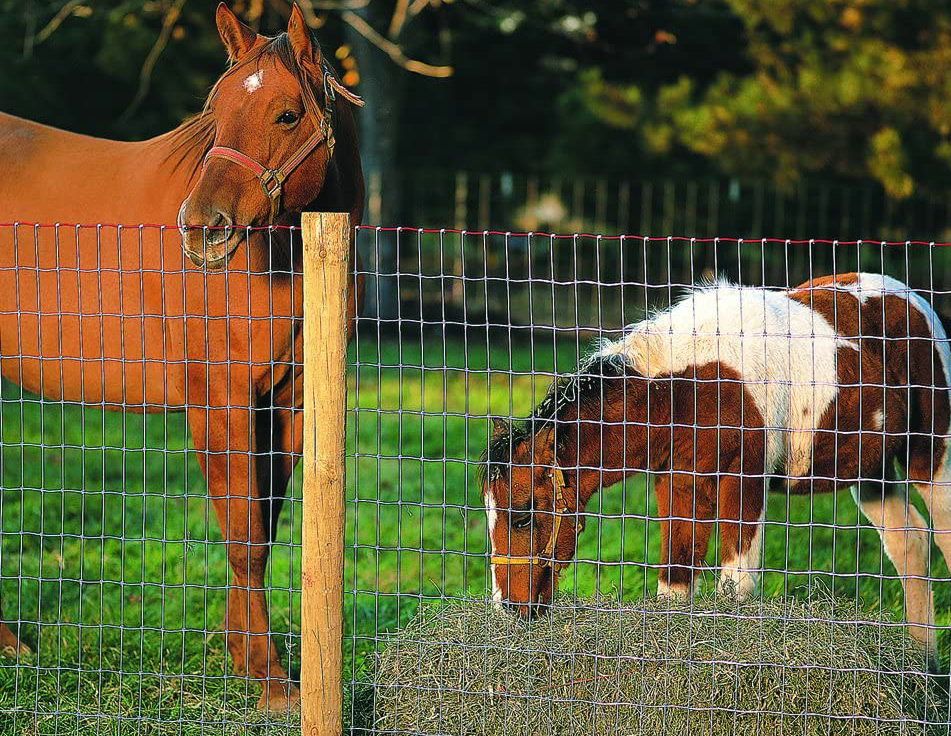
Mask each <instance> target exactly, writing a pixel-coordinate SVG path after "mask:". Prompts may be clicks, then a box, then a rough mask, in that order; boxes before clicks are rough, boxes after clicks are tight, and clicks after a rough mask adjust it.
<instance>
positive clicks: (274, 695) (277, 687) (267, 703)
mask: <svg viewBox="0 0 951 736" xmlns="http://www.w3.org/2000/svg"><path fill="white" fill-rule="evenodd" d="M299 707H300V690H298V689H297V686H296V685H294V684H293V683H290V682H287V681H284V682H275V681H273V680H272V681H271V683H270V684H267V685H265V686H264V692H262V693H261V698H260V700H258V710H262V711H267V712H268V713H287V712H288V711H291V710H297V709H298V708H299Z"/></svg>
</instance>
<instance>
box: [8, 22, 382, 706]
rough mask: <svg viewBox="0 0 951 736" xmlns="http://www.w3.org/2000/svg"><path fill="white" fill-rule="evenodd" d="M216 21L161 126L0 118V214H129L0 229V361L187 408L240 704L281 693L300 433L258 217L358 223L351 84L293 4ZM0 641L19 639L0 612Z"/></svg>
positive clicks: (296, 291)
mask: <svg viewBox="0 0 951 736" xmlns="http://www.w3.org/2000/svg"><path fill="white" fill-rule="evenodd" d="M217 23H218V30H219V32H220V33H221V37H222V39H223V41H224V43H225V46H226V47H227V50H228V53H229V56H230V60H231V66H230V68H229V69H228V70H227V71H226V72H225V74H224V75H223V76H222V77H221V78H220V79H219V80H218V82H217V83H216V84H215V85H214V88H213V89H212V92H211V94H210V96H209V98H208V103H207V105H206V107H205V109H204V111H203V112H201V113H200V114H199V115H197V116H196V117H194V118H192V119H191V120H189V121H187V122H185V123H184V124H183V125H181V126H180V127H178V128H176V129H175V130H173V131H171V132H170V133H166V134H165V135H161V136H159V137H157V138H154V139H151V140H147V141H143V142H140V143H121V142H116V141H107V140H99V139H95V138H89V137H86V136H82V135H75V134H72V133H66V132H63V131H59V130H54V129H51V128H48V127H45V126H42V125H38V124H36V123H32V122H29V121H26V120H20V119H17V118H14V117H11V116H8V115H0V170H2V171H3V172H4V176H3V177H2V179H0V222H7V223H13V222H19V223H24V222H28V223H58V222H62V223H67V222H68V223H129V224H130V225H132V226H127V227H115V226H105V227H100V228H97V227H83V228H78V227H66V226H61V227H34V226H32V225H23V224H19V225H17V226H12V225H5V226H2V227H0V353H2V357H0V366H2V372H3V376H5V377H6V378H9V379H10V380H13V381H15V382H17V383H19V384H20V385H22V386H23V387H24V388H26V389H28V390H30V391H35V392H37V393H39V394H42V395H43V396H44V397H48V398H51V399H56V400H59V399H63V400H67V401H76V402H84V403H88V404H92V405H94V406H98V407H100V408H102V409H107V410H131V411H140V412H152V411H167V410H173V411H176V410H177V411H185V412H187V414H188V423H189V427H190V430H191V435H192V441H193V444H194V446H195V450H196V453H197V455H198V458H199V462H200V465H201V469H202V472H203V473H204V475H205V478H206V480H207V483H208V490H209V494H210V496H211V497H212V502H213V506H214V510H215V514H216V516H217V518H218V523H219V525H220V527H221V531H222V535H223V537H224V540H225V542H226V545H227V553H228V561H229V564H230V566H231V569H232V572H233V579H232V584H231V590H230V593H229V597H228V606H227V613H226V615H225V620H224V630H225V631H226V636H227V647H228V650H229V652H230V654H231V657H232V660H233V665H234V670H235V672H236V673H246V674H247V675H249V676H250V677H253V678H257V679H259V680H261V681H262V684H263V686H264V691H263V693H262V695H261V699H260V701H259V707H270V708H286V707H288V706H289V705H291V704H293V703H294V702H295V701H296V700H297V698H298V690H297V688H296V687H295V686H294V685H293V683H291V682H290V681H289V680H288V677H287V674H286V672H285V670H284V668H283V667H282V666H281V662H280V659H279V656H278V652H277V649H276V647H275V644H274V641H273V640H272V638H271V636H270V633H269V622H268V607H267V597H266V590H265V578H264V575H265V567H266V565H267V560H268V555H269V551H270V542H271V539H272V537H273V534H274V530H275V528H276V523H277V517H278V514H279V512H280V509H281V504H282V501H283V499H284V495H285V492H286V488H287V485H288V482H289V479H290V476H291V473H292V471H293V469H294V466H295V464H296V463H297V461H298V459H299V458H300V454H301V449H302V443H303V415H302V412H301V406H302V402H303V388H302V373H301V369H302V365H301V362H302V342H303V337H302V334H303V333H302V330H301V314H302V299H301V297H302V294H301V291H302V289H301V274H300V263H301V260H300V256H301V245H300V238H299V236H298V235H297V233H294V232H292V231H291V229H290V228H287V227H282V228H275V229H271V230H268V229H267V228H265V227H263V226H266V225H268V224H275V225H281V226H287V225H299V223H300V212H301V211H302V210H305V209H308V210H317V211H344V212H349V213H350V217H351V219H352V222H353V223H355V224H356V223H358V222H359V219H360V217H361V215H362V211H363V198H364V190H363V176H362V172H361V168H360V160H359V154H358V150H357V142H356V135H355V126H354V120H353V115H352V110H351V104H352V103H355V102H359V98H356V97H355V96H353V95H351V94H350V93H348V92H347V91H346V90H344V89H343V88H342V87H341V86H340V85H339V83H338V82H337V81H336V79H335V78H334V77H333V73H332V71H331V69H330V67H329V66H328V65H327V63H326V61H325V60H324V59H323V57H322V56H321V52H320V48H319V46H318V45H317V42H316V39H315V38H314V37H313V36H312V34H311V32H310V30H309V29H308V28H307V26H306V23H305V21H304V18H303V16H302V14H301V12H300V11H299V9H297V7H296V6H295V7H294V9H293V12H292V14H291V17H290V22H289V24H288V27H287V32H286V33H282V34H280V35H278V36H276V37H273V38H266V37H263V36H259V35H257V34H256V33H254V32H253V31H252V30H251V29H249V28H247V27H245V26H243V25H242V24H241V23H240V22H239V21H238V19H237V18H236V17H235V16H234V15H233V14H232V13H231V12H230V11H229V10H228V9H227V8H225V6H224V5H223V4H222V5H220V6H219V7H218V11H217ZM138 223H162V224H172V223H176V224H177V225H179V226H181V228H182V233H181V234H180V233H179V229H178V228H177V227H175V225H172V227H170V228H166V227H141V226H140V227H136V226H135V225H136V224H138ZM239 225H240V226H241V227H238V226H239ZM245 226H259V227H258V228H257V229H253V228H249V227H245ZM209 228H211V229H209ZM185 255H187V256H188V257H189V259H190V260H191V261H193V262H194V263H195V264H196V265H198V266H204V267H205V268H196V267H193V266H192V265H190V264H186V262H185V260H184V256H185ZM351 257H352V261H351V262H355V257H356V254H355V253H354V252H353V251H352V250H351ZM358 300H359V289H358V288H355V289H352V290H351V295H350V300H349V310H350V312H349V313H350V315H351V317H352V316H353V315H354V314H355V312H356V307H357V302H358ZM0 647H4V648H8V647H12V648H14V649H20V650H21V651H22V650H23V645H22V644H20V642H18V640H17V639H16V637H15V636H14V635H13V633H12V632H11V631H10V630H9V629H8V628H7V627H6V626H3V625H2V624H0Z"/></svg>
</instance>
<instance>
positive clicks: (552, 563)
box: [489, 464, 584, 573]
mask: <svg viewBox="0 0 951 736" xmlns="http://www.w3.org/2000/svg"><path fill="white" fill-rule="evenodd" d="M550 475H551V479H552V485H553V486H554V492H555V493H554V501H558V502H559V505H558V506H557V507H556V508H555V510H554V515H555V519H554V521H553V522H552V530H551V537H549V539H548V544H546V545H545V549H543V550H542V551H541V554H535V555H532V556H530V557H522V556H518V555H492V556H491V557H490V558H489V561H490V562H491V564H493V565H539V566H540V567H541V569H542V570H544V569H545V568H546V567H550V568H552V571H553V572H556V573H557V572H561V570H563V569H564V568H566V567H568V565H569V564H571V563H570V561H561V560H556V559H555V547H556V546H557V545H558V533H559V532H560V531H561V523H562V521H563V520H564V519H565V518H566V517H567V516H569V515H572V512H571V507H570V506H569V505H568V494H567V493H566V491H567V488H568V484H567V483H565V474H564V473H563V472H562V471H561V468H560V467H558V465H557V464H555V466H554V468H553V469H552V472H551V473H550ZM583 530H584V519H583V518H581V517H577V518H576V520H575V536H577V535H578V534H580V533H581V532H582V531H583Z"/></svg>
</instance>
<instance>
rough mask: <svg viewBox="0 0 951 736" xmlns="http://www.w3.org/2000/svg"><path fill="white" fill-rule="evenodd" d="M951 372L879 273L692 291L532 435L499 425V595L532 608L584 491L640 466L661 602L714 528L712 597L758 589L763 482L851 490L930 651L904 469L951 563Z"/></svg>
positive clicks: (572, 389) (556, 400) (569, 385)
mask: <svg viewBox="0 0 951 736" xmlns="http://www.w3.org/2000/svg"><path fill="white" fill-rule="evenodd" d="M949 369H951V355H949V349H948V341H947V336H946V335H945V332H944V328H943V327H942V325H941V323H940V322H939V320H938V318H937V316H936V314H935V312H934V311H933V310H932V308H931V307H930V306H929V305H928V303H927V302H926V301H925V300H924V299H922V298H921V296H919V295H918V294H916V293H914V292H912V291H910V290H909V289H908V287H907V286H905V285H904V284H902V283H901V282H899V281H896V280H895V279H892V278H889V277H883V276H880V275H875V274H864V273H863V274H843V275H838V276H834V277H827V278H821V279H816V280H814V281H810V282H808V283H805V284H803V285H801V286H799V287H797V288H795V289H792V290H789V291H786V292H779V291H770V290H766V289H760V288H747V287H739V286H733V285H730V284H726V283H717V284H713V285H709V286H705V287H701V288H698V289H697V290H696V291H694V292H692V293H691V294H690V295H689V296H688V297H686V298H685V299H684V300H683V301H681V302H679V303H678V304H676V305H675V306H674V307H672V308H671V309H670V310H668V311H665V312H663V313H660V314H658V315H656V316H655V317H653V318H652V319H648V320H646V321H644V322H641V323H639V324H637V325H634V326H633V328H632V329H631V330H630V331H629V332H628V333H627V334H626V335H625V336H624V337H622V338H621V339H620V340H618V341H617V342H613V343H607V344H604V345H602V347H601V349H600V350H599V351H598V352H597V353H596V354H595V355H594V356H593V357H592V358H591V359H590V360H589V361H587V362H586V363H585V364H584V366H583V367H582V369H581V370H580V371H579V373H578V374H577V375H575V376H572V377H570V378H568V379H567V380H562V381H560V382H556V383H555V384H554V385H553V386H552V389H551V391H550V392H549V394H548V397H547V398H546V399H545V400H544V401H543V402H542V403H541V404H540V405H539V406H538V407H537V408H536V410H535V412H534V413H533V415H532V416H531V417H530V418H529V419H528V420H527V421H526V422H525V423H524V424H522V425H519V426H515V427H510V426H508V425H506V424H505V423H502V422H496V426H495V431H494V434H493V437H492V440H491V443H490V446H489V448H488V450H487V452H486V459H487V463H486V466H485V468H486V476H485V479H484V489H485V501H486V507H487V510H488V523H489V535H490V539H491V546H492V557H491V563H492V584H493V597H494V598H495V599H496V600H498V601H503V602H506V603H507V604H508V605H509V606H511V607H513V608H515V609H516V610H517V611H518V612H519V613H521V614H522V615H524V616H534V615H536V614H538V613H539V612H540V611H541V610H542V609H543V608H544V607H545V606H546V605H547V604H548V603H549V602H550V600H551V597H552V593H553V590H554V588H555V585H556V583H557V578H558V573H559V571H560V569H561V568H562V567H563V566H564V565H565V564H566V563H567V561H569V560H571V559H572V557H573V556H574V554H575V545H576V537H577V534H578V532H579V531H580V528H581V521H582V520H583V516H582V514H583V512H584V509H585V506H586V504H587V503H588V501H589V500H590V499H591V497H592V495H593V494H594V493H595V492H596V491H597V490H599V489H600V488H602V487H607V486H610V485H612V484H614V483H616V482H618V481H620V480H621V479H623V478H624V477H626V476H628V475H630V474H632V473H635V472H649V473H652V474H654V477H655V485H654V490H655V493H656V494H657V506H658V514H659V517H660V527H661V567H660V570H659V574H658V594H660V595H670V596H686V595H688V594H689V593H690V592H691V589H692V585H693V578H694V572H695V570H696V569H697V568H698V567H699V566H700V565H701V564H702V563H703V561H704V559H705V558H706V555H707V548H708V543H709V539H710V534H711V532H712V531H713V525H714V524H715V523H716V524H718V525H719V530H720V540H721V548H720V563H721V569H720V578H719V585H720V587H721V589H725V590H727V591H732V592H733V593H735V594H736V595H738V596H740V597H744V596H748V595H749V594H750V593H752V592H753V590H754V587H755V585H756V582H757V579H758V575H759V572H760V567H761V552H762V543H763V519H764V512H765V505H766V491H767V481H770V480H772V483H773V486H774V487H779V488H781V489H782V490H785V491H786V492H787V493H796V494H812V493H828V492H833V491H836V490H839V489H842V488H852V489H853V495H854V496H855V498H856V501H857V502H858V504H859V506H860V507H861V510H862V512H863V514H864V515H865V516H866V518H867V519H868V520H869V521H870V522H871V523H872V524H873V525H874V526H875V527H876V529H877V530H878V532H879V534H880V535H881V538H882V542H883V544H884V548H885V551H886V553H887V554H888V557H889V559H890V560H891V561H892V563H893V564H894V566H895V568H896V570H897V572H898V575H899V576H900V577H901V580H902V585H903V588H904V592H905V608H906V618H907V621H908V624H909V629H910V633H911V634H912V635H913V636H914V637H915V638H916V639H917V640H919V641H920V642H922V643H923V644H924V645H925V646H926V647H927V650H928V652H929V654H930V656H931V657H932V658H933V657H934V656H935V654H936V651H937V650H936V646H935V633H934V606H933V601H932V596H931V586H930V581H929V579H928V576H929V574H930V569H929V551H930V543H929V525H928V523H927V522H926V521H925V520H924V519H923V518H922V517H921V515H920V514H919V513H918V511H917V510H916V509H915V507H914V506H912V505H911V504H909V503H908V499H907V498H906V496H905V494H904V491H903V488H904V486H905V484H904V483H902V482H899V475H898V472H897V469H896V464H897V465H898V466H901V468H902V469H903V472H904V474H905V476H906V477H907V480H908V481H909V482H910V483H911V484H912V485H913V486H914V487H915V488H916V490H917V491H918V493H919V494H920V495H921V497H922V498H923V499H924V501H925V503H926V505H927V507H928V509H929V513H930V515H931V524H932V526H933V528H934V530H935V532H936V540H937V543H938V545H939V547H940V548H941V551H942V554H943V555H944V557H945V559H946V560H949V561H951V457H949V455H951V453H949V451H948V421H949V392H948V387H949V385H951V380H949ZM774 489H775V488H774Z"/></svg>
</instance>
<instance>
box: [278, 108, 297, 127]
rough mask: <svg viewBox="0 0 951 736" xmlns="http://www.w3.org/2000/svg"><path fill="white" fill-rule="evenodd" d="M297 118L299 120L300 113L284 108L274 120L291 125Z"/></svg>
mask: <svg viewBox="0 0 951 736" xmlns="http://www.w3.org/2000/svg"><path fill="white" fill-rule="evenodd" d="M298 120H300V115H298V114H297V113H296V112H294V111H293V110H285V111H284V112H282V113H281V114H280V115H278V116H277V120H275V121H274V122H276V123H280V124H281V125H293V124H294V123H296V122H297V121H298Z"/></svg>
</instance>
